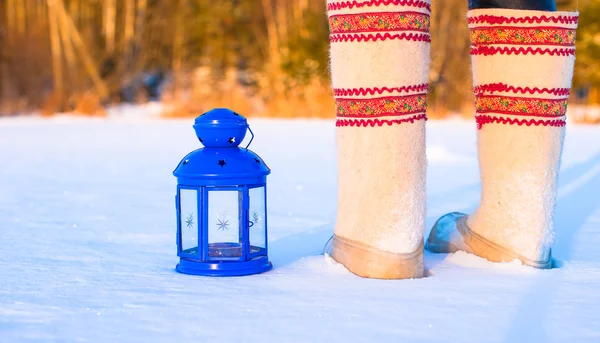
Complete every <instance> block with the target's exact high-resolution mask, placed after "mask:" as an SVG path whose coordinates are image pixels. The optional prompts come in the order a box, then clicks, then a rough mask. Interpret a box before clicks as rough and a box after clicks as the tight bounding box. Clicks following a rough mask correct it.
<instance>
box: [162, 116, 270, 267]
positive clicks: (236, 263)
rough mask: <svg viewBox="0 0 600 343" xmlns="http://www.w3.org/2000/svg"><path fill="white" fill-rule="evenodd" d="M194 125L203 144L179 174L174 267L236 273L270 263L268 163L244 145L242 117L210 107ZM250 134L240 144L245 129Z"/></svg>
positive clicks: (245, 124) (180, 167) (187, 158)
mask: <svg viewBox="0 0 600 343" xmlns="http://www.w3.org/2000/svg"><path fill="white" fill-rule="evenodd" d="M194 130H195V131H196V136H197V137H198V139H199V140H200V142H201V143H202V144H203V145H204V148H201V149H198V150H195V151H193V152H191V153H189V154H188V155H187V156H185V157H184V158H183V159H182V160H181V162H179V165H178V166H177V168H176V169H175V171H174V172H173V175H175V176H176V177H177V195H176V197H175V203H176V209H177V255H178V256H179V264H178V265H177V267H176V270H177V271H178V272H180V273H184V274H195V275H207V276H240V275H249V274H256V273H262V272H265V271H267V270H269V269H271V268H272V267H273V265H272V264H271V262H270V261H269V257H268V254H267V250H268V249H267V183H266V181H267V175H269V174H270V173H271V170H270V169H269V167H267V166H266V164H265V163H264V161H263V160H262V159H261V158H260V157H259V156H258V155H257V154H255V153H254V152H252V151H250V150H248V146H249V145H250V143H251V142H252V139H254V134H253V133H252V130H250V127H249V126H248V122H247V120H246V118H244V117H242V116H241V115H239V114H237V113H235V112H233V111H231V110H229V109H221V108H218V109H213V110H211V111H209V112H207V113H205V114H203V115H201V116H199V117H198V118H196V120H195V123H194ZM247 131H250V134H252V139H251V140H250V143H248V146H246V147H245V148H240V147H239V145H240V143H241V142H242V141H243V140H244V137H245V136H246V132H247Z"/></svg>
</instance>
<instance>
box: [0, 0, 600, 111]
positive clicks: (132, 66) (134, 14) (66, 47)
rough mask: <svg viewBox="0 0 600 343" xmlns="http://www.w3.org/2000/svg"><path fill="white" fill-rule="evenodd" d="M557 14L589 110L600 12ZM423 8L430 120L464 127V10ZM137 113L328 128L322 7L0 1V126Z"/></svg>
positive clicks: (292, 1)
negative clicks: (17, 117) (56, 116)
mask: <svg viewBox="0 0 600 343" xmlns="http://www.w3.org/2000/svg"><path fill="white" fill-rule="evenodd" d="M557 4H558V6H559V8H560V9H565V10H579V11H580V21H579V29H578V32H577V38H578V40H577V62H576V74H575V79H574V88H573V91H572V96H571V97H572V102H571V106H573V105H575V106H578V107H579V108H597V106H594V104H598V103H599V102H600V27H599V26H600V24H599V23H598V22H599V21H600V0H579V1H576V0H573V1H571V0H559V1H557ZM432 7H433V14H432V27H431V33H432V64H431V72H430V94H429V114H430V117H434V118H435V117H438V118H439V117H444V116H447V115H451V114H456V113H459V114H460V113H462V114H463V115H466V116H471V115H472V113H473V105H472V94H471V90H472V87H471V75H470V63H469V42H468V39H469V36H468V29H467V24H466V19H465V17H466V11H467V1H466V0H433V4H432ZM148 101H160V102H161V103H162V104H164V106H163V115H164V116H165V117H179V116H189V115H197V114H199V113H200V112H202V111H205V110H208V109H210V108H213V107H217V106H219V107H220V106H224V107H229V108H232V109H235V110H237V111H239V112H240V113H243V114H244V115H248V116H269V117H333V116H334V110H333V95H332V93H331V89H330V84H329V71H328V27H327V18H326V9H325V0H0V115H14V114H23V113H34V112H41V113H43V114H46V115H50V114H52V113H56V112H71V113H79V114H85V115H104V113H105V112H104V108H106V107H107V106H110V105H115V104H120V103H144V102H148ZM578 113H580V114H579V116H581V117H582V118H583V117H585V116H586V112H585V110H584V111H583V112H581V111H579V112H578Z"/></svg>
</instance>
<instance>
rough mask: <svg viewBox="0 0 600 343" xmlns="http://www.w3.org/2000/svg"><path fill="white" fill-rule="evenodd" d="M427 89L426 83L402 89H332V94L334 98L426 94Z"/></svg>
mask: <svg viewBox="0 0 600 343" xmlns="http://www.w3.org/2000/svg"><path fill="white" fill-rule="evenodd" d="M428 89H429V85H428V84H426V83H423V84H420V85H412V86H402V87H392V88H388V87H381V88H380V87H375V88H362V87H361V88H334V89H333V94H334V95H335V96H352V95H374V94H375V93H377V94H383V93H384V92H386V93H391V92H400V93H402V92H405V93H408V92H426V91H427V90H428Z"/></svg>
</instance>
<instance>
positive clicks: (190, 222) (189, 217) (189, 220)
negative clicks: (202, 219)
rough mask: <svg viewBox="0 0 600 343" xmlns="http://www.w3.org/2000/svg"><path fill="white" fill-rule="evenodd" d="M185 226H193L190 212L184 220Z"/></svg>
mask: <svg viewBox="0 0 600 343" xmlns="http://www.w3.org/2000/svg"><path fill="white" fill-rule="evenodd" d="M185 226H187V227H192V226H194V213H193V212H192V213H190V214H189V215H188V216H187V219H186V220H185Z"/></svg>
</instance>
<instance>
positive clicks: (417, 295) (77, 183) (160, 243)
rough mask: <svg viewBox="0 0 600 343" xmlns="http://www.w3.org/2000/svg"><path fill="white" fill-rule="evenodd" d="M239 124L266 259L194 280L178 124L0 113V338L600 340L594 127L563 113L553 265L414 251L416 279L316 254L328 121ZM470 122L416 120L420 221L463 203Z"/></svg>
mask: <svg viewBox="0 0 600 343" xmlns="http://www.w3.org/2000/svg"><path fill="white" fill-rule="evenodd" d="M250 124H251V126H252V128H253V130H254V132H255V134H256V139H255V141H254V143H253V145H252V149H253V150H254V151H255V152H257V153H258V154H259V155H261V156H262V157H263V158H264V159H265V161H266V162H267V163H268V164H269V166H270V167H271V168H272V170H273V174H272V175H271V176H270V177H269V181H268V182H269V187H270V188H269V206H270V207H269V224H270V227H269V234H270V237H269V241H270V257H271V260H272V262H273V264H274V269H273V270H272V271H270V272H268V273H265V274H261V275H254V276H248V277H241V278H205V277H196V276H187V275H181V274H178V273H176V272H175V271H174V267H175V265H176V263H177V261H178V259H177V256H176V246H175V218H174V216H175V210H174V207H173V197H174V191H175V184H176V180H175V178H174V177H173V176H172V174H171V172H172V170H173V169H174V168H175V166H176V165H177V163H178V162H179V160H180V158H181V157H183V156H184V155H185V154H186V153H187V152H189V151H191V150H193V149H196V148H197V147H199V143H198V142H197V140H196V138H195V135H194V132H193V130H192V128H191V125H192V120H173V121H161V120H158V119H152V118H142V117H141V116H138V115H134V116H127V115H123V113H121V114H113V115H112V116H111V117H110V118H109V119H76V118H69V117H57V118H53V119H39V118H11V119H2V120H0V163H1V167H0V230H1V235H0V343H5V342H104V343H106V342H234V341H239V342H258V341H261V340H262V341H263V342H375V341H382V342H599V341H600V315H599V314H598V313H599V312H600V295H599V291H598V290H599V288H600V248H599V247H600V127H592V126H576V125H570V126H568V135H567V140H566V145H565V153H564V158H563V164H562V169H561V174H560V193H559V202H558V208H557V223H556V224H557V234H556V237H557V244H556V245H555V247H554V254H555V257H556V258H557V259H558V260H559V264H560V265H561V267H560V268H558V269H553V270H547V271H540V270H534V269H531V268H527V267H523V266H521V265H518V264H517V263H514V262H513V263H505V264H493V263H489V262H486V261H484V260H481V259H479V258H477V257H475V256H472V255H467V254H464V253H457V254H453V255H432V254H428V253H426V255H425V262H426V266H427V268H428V270H429V275H430V276H429V277H427V278H424V279H419V280H402V281H381V280H369V279H361V278H359V277H356V276H354V275H353V274H351V273H349V272H348V271H347V270H345V268H343V267H342V266H340V265H337V264H335V263H333V262H332V261H331V260H329V259H328V258H326V257H325V256H324V255H323V254H322V248H323V245H324V243H325V242H326V240H327V239H328V238H329V236H330V235H331V234H332V232H333V226H334V220H335V207H336V170H335V165H336V161H335V147H334V135H333V132H334V127H333V123H332V121H305V120H299V121H278V120H251V121H250ZM475 133H476V131H475V125H474V124H473V123H472V122H468V121H444V122H435V121H430V122H429V123H428V159H429V171H428V216H427V225H428V228H430V227H431V225H432V224H433V223H434V221H435V219H436V218H437V217H438V216H440V215H442V214H444V213H446V212H448V211H452V210H461V211H469V210H472V209H473V208H475V206H476V205H477V201H478V196H479V193H478V192H479V187H480V185H479V181H478V166H477V160H476V146H475ZM374 215H376V214H374ZM426 234H427V232H426Z"/></svg>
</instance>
